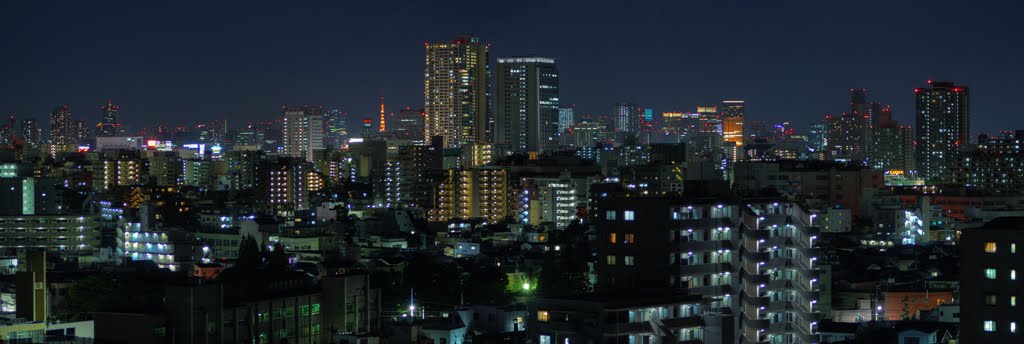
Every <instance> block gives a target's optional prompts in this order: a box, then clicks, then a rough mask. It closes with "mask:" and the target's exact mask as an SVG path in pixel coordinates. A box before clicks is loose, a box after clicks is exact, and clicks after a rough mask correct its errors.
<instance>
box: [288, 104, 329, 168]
mask: <svg viewBox="0 0 1024 344" xmlns="http://www.w3.org/2000/svg"><path fill="white" fill-rule="evenodd" d="M282 112H284V122H283V123H282V128H281V134H282V136H283V139H284V140H283V141H284V155H285V156H289V157H296V158H304V159H306V161H313V151H315V150H319V149H324V118H323V115H322V114H321V109H320V108H319V107H313V106H290V107H285V108H283V110H282Z"/></svg>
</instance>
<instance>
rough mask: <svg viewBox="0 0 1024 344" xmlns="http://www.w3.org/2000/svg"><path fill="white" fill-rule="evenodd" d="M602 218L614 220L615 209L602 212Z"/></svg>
mask: <svg viewBox="0 0 1024 344" xmlns="http://www.w3.org/2000/svg"><path fill="white" fill-rule="evenodd" d="M604 219H605V220H608V221H615V211H614V210H608V211H605V212H604Z"/></svg>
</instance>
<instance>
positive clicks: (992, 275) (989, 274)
mask: <svg viewBox="0 0 1024 344" xmlns="http://www.w3.org/2000/svg"><path fill="white" fill-rule="evenodd" d="M985 279H990V280H994V279H996V269H985Z"/></svg>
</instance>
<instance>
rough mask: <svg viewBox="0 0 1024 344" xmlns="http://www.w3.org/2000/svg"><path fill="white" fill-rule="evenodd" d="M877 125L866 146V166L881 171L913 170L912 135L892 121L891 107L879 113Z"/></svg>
mask: <svg viewBox="0 0 1024 344" xmlns="http://www.w3.org/2000/svg"><path fill="white" fill-rule="evenodd" d="M875 118H877V119H878V125H877V126H874V127H872V128H871V135H870V144H869V145H868V146H869V147H868V166H870V167H871V168H874V169H876V170H881V171H900V173H903V174H908V173H910V172H911V171H913V170H914V133H913V131H912V130H911V129H910V127H909V126H901V125H900V124H899V122H898V121H896V120H894V119H892V107H889V106H886V107H885V108H883V109H881V110H880V111H879V114H878V116H874V117H872V119H875Z"/></svg>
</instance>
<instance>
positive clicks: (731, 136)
mask: <svg viewBox="0 0 1024 344" xmlns="http://www.w3.org/2000/svg"><path fill="white" fill-rule="evenodd" d="M720 109H721V115H722V141H723V142H733V143H736V146H743V118H744V117H745V116H746V105H745V103H744V102H743V101H742V100H726V101H723V102H722V107H721V108H720Z"/></svg>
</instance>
